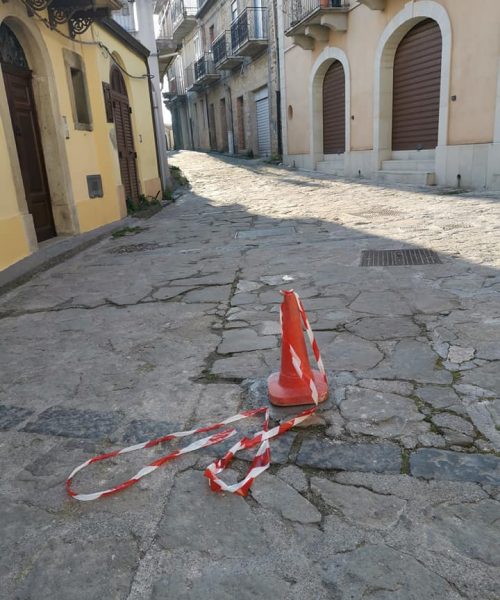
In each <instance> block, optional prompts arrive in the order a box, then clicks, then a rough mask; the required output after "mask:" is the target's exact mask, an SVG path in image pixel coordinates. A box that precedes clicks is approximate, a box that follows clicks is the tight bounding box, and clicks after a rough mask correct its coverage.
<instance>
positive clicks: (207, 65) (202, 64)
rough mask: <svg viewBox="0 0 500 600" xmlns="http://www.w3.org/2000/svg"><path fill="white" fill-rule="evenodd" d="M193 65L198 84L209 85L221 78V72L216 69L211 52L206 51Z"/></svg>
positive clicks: (195, 79)
mask: <svg viewBox="0 0 500 600" xmlns="http://www.w3.org/2000/svg"><path fill="white" fill-rule="evenodd" d="M193 67H194V81H195V83H196V85H209V84H211V83H213V82H214V81H217V79H220V74H219V73H217V70H216V69H215V65H214V61H213V59H212V53H211V52H205V54H204V55H203V56H202V57H201V58H199V59H198V60H196V61H195V62H194V65H193Z"/></svg>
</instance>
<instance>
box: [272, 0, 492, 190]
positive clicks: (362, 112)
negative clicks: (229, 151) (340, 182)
mask: <svg viewBox="0 0 500 600" xmlns="http://www.w3.org/2000/svg"><path fill="white" fill-rule="evenodd" d="M277 14H278V25H279V32H280V35H279V38H280V61H279V62H280V65H281V81H282V94H281V98H282V114H283V115H284V119H283V120H284V123H283V144H284V149H285V150H284V152H285V160H286V161H287V162H289V163H295V165H296V166H298V167H304V168H308V169H315V170H320V171H325V172H329V173H337V174H345V175H348V176H363V177H374V178H377V179H378V180H379V181H381V182H384V183H388V184H391V183H397V182H406V183H415V184H434V183H436V184H439V185H448V186H463V187H465V188H467V187H470V188H488V189H494V190H496V189H500V70H499V65H500V43H499V41H500V37H499V31H500V2H498V0H481V1H480V2H470V1H469V0H413V1H410V2H408V1H405V0H360V1H356V0H278V11H277Z"/></svg>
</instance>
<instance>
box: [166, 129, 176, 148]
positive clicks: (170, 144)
mask: <svg viewBox="0 0 500 600" xmlns="http://www.w3.org/2000/svg"><path fill="white" fill-rule="evenodd" d="M165 141H166V144H167V150H174V146H175V143H174V130H173V129H172V125H170V124H168V125H167V124H166V125H165Z"/></svg>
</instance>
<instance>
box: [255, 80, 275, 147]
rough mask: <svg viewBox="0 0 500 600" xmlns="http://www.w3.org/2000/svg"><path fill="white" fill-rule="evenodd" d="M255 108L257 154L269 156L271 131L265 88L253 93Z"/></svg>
mask: <svg viewBox="0 0 500 600" xmlns="http://www.w3.org/2000/svg"><path fill="white" fill-rule="evenodd" d="M255 109H256V111H257V142H258V145H259V154H260V155H261V156H270V154H271V132H270V130H269V97H268V96H267V89H266V90H265V91H261V92H258V93H257V94H255Z"/></svg>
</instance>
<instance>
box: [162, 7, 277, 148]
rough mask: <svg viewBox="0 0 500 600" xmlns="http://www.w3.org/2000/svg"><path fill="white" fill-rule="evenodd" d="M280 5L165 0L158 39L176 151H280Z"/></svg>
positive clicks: (165, 95)
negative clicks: (163, 45)
mask: <svg viewBox="0 0 500 600" xmlns="http://www.w3.org/2000/svg"><path fill="white" fill-rule="evenodd" d="M275 23H276V5H275V4H273V3H269V4H268V3H267V2H266V0H205V1H204V2H203V1H200V3H199V5H198V3H197V2H196V0H167V1H166V2H165V3H164V5H163V6H162V10H161V13H160V38H162V39H169V38H170V39H172V40H173V41H174V44H175V45H176V49H177V51H176V52H175V53H171V54H170V55H169V56H168V57H164V58H163V59H162V60H163V64H164V65H165V67H166V73H167V79H168V91H167V92H166V93H165V94H164V97H165V99H166V101H167V106H168V107H169V109H170V111H171V113H172V125H173V131H174V138H175V147H176V148H188V149H196V150H214V151H220V152H228V153H231V154H233V153H235V154H243V155H250V156H251V155H253V156H271V155H277V154H280V153H281V143H280V122H279V117H278V109H279V107H280V96H279V81H278V69H277V67H276V63H277V45H276V37H277V30H276V26H275Z"/></svg>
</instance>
